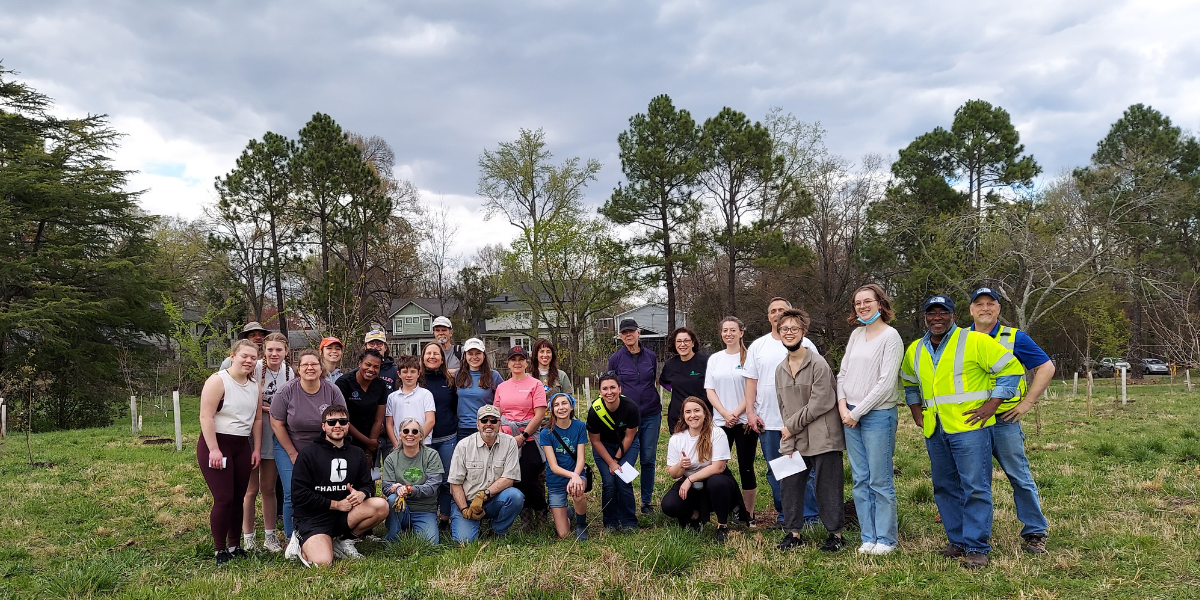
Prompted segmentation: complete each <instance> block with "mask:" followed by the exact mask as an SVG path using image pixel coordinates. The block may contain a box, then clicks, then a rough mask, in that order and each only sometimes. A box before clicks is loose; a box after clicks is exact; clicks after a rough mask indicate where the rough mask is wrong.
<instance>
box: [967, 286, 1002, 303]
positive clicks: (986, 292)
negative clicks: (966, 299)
mask: <svg viewBox="0 0 1200 600" xmlns="http://www.w3.org/2000/svg"><path fill="white" fill-rule="evenodd" d="M980 296H991V297H992V300H995V301H997V302H999V301H1000V294H997V293H996V290H993V289H992V288H990V287H981V288H979V289H977V290H975V291H973V292H971V302H975V299H976V298H978V297H980Z"/></svg>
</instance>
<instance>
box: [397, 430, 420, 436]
mask: <svg viewBox="0 0 1200 600" xmlns="http://www.w3.org/2000/svg"><path fill="white" fill-rule="evenodd" d="M400 433H403V434H404V435H421V430H420V429H401V430H400Z"/></svg>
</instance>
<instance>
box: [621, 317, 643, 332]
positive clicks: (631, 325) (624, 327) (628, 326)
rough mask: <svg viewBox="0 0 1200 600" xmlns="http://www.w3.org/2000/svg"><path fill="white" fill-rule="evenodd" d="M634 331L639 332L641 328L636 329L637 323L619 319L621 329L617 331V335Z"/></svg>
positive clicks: (631, 320)
mask: <svg viewBox="0 0 1200 600" xmlns="http://www.w3.org/2000/svg"><path fill="white" fill-rule="evenodd" d="M634 329H637V330H639V331H641V329H642V328H641V327H638V324H637V321H634V320H633V319H621V327H620V328H619V329H617V333H625V332H626V331H633V330H634Z"/></svg>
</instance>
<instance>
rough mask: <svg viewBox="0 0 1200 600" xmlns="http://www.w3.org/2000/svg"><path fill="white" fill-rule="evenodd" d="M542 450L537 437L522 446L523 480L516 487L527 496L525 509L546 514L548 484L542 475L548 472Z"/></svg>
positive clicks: (547, 507) (547, 508)
mask: <svg viewBox="0 0 1200 600" xmlns="http://www.w3.org/2000/svg"><path fill="white" fill-rule="evenodd" d="M541 451H542V449H541V448H540V447H539V446H538V445H537V437H536V436H534V439H531V440H529V441H527V442H525V444H524V445H523V446H521V458H520V464H521V480H520V481H518V482H517V483H516V484H515V485H516V488H517V489H518V490H521V493H522V494H525V508H528V509H530V510H533V511H537V512H546V511H547V510H549V505H548V504H547V503H546V484H545V483H543V482H542V479H541V477H540V476H541V475H542V474H543V473H545V472H546V463H544V462H542V457H541Z"/></svg>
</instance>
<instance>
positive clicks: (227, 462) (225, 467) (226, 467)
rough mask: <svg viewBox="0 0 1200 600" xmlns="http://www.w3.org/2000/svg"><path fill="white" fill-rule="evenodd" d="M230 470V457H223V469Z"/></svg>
mask: <svg viewBox="0 0 1200 600" xmlns="http://www.w3.org/2000/svg"><path fill="white" fill-rule="evenodd" d="M228 468H229V457H228V456H222V457H221V469H228Z"/></svg>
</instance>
